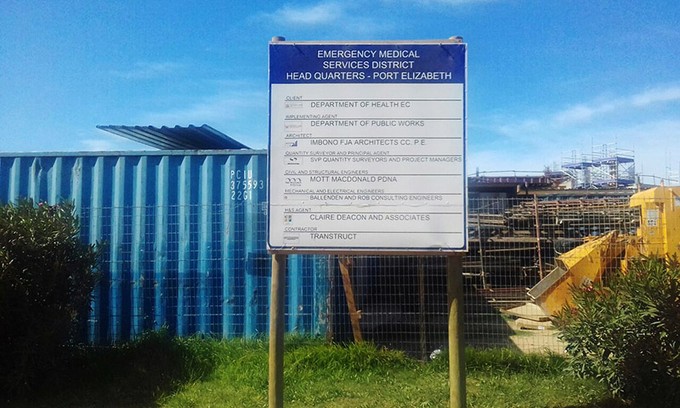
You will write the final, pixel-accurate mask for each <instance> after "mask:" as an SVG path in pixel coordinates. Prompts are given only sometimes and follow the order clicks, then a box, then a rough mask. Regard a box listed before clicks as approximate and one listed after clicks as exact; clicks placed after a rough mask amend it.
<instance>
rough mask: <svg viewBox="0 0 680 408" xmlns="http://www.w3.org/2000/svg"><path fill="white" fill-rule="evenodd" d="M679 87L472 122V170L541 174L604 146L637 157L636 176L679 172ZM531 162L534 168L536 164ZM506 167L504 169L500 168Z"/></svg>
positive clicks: (470, 150) (603, 98) (595, 151)
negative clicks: (535, 113)
mask: <svg viewBox="0 0 680 408" xmlns="http://www.w3.org/2000/svg"><path fill="white" fill-rule="evenodd" d="M679 102H680V86H678V85H667V86H657V87H654V88H650V89H647V90H643V91H640V92H636V93H631V94H629V95H621V96H618V97H613V98H612V97H607V98H605V97H599V98H596V99H594V100H591V101H588V102H582V103H576V104H573V105H571V106H569V107H567V108H565V109H562V110H558V111H554V112H544V113H543V114H537V115H535V116H532V117H528V118H527V117H518V115H517V112H514V113H513V115H503V116H495V117H492V118H487V119H483V118H482V119H480V120H476V121H474V122H472V123H470V132H469V133H470V134H471V135H479V136H477V137H476V138H475V136H471V138H470V140H469V145H470V148H469V152H470V160H471V162H469V163H470V166H471V167H468V169H469V170H470V171H474V170H475V168H476V167H479V168H480V170H482V171H489V170H507V169H506V168H505V167H508V166H510V167H509V168H511V169H517V170H531V169H533V170H536V171H540V170H542V169H543V167H544V166H545V165H550V166H553V165H554V164H561V163H562V161H563V158H565V157H567V156H570V155H571V153H572V152H574V153H576V155H577V156H580V155H582V154H585V155H591V154H593V153H598V152H599V149H600V147H601V146H603V145H610V146H611V148H614V147H615V148H617V149H630V150H633V151H634V153H635V162H636V167H637V169H636V171H637V172H638V173H640V172H644V173H645V174H655V175H658V176H666V173H667V169H668V168H671V169H673V171H675V172H676V173H678V172H680V143H677V141H678V140H680V117H678V115H677V112H678V110H677V109H675V107H676V106H677V104H678V103H679ZM671 108H672V109H671ZM532 164H533V165H532ZM502 167H503V168H502Z"/></svg>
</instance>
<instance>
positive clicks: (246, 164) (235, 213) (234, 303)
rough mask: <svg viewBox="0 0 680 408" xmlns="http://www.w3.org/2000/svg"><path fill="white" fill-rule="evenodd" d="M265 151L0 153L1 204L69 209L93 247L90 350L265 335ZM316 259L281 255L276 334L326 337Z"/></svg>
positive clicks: (323, 288) (324, 288)
mask: <svg viewBox="0 0 680 408" xmlns="http://www.w3.org/2000/svg"><path fill="white" fill-rule="evenodd" d="M266 184H267V156H266V151H252V150H250V151H243V150H238V151H237V150H233V151H232V150H209V151H158V152H124V153H121V152H110V153H40V154H36V153H31V154H11V155H10V154H2V155H0V203H7V202H14V201H16V200H17V199H19V198H31V199H33V200H34V201H36V202H38V201H42V202H47V203H49V204H56V203H58V202H60V201H62V200H70V201H72V202H73V203H74V204H75V206H76V211H77V215H78V216H79V218H80V222H81V230H82V236H83V239H84V241H86V242H88V243H95V242H99V243H101V244H102V251H103V262H102V265H101V280H100V282H99V284H98V285H97V287H96V289H95V291H94V298H93V302H92V310H91V312H90V314H89V317H88V319H87V320H86V321H84V322H83V324H82V336H83V339H86V340H87V341H89V342H90V343H93V344H107V343H111V342H115V341H120V340H127V339H130V338H133V337H135V336H136V335H138V334H140V333H141V332H143V331H145V330H157V329H159V328H161V327H167V328H168V329H169V330H170V332H171V333H173V334H177V335H180V336H185V335H191V334H194V333H203V334H211V335H217V336H223V337H235V336H244V337H254V336H258V335H262V334H265V335H266V334H267V333H268V325H269V318H268V316H269V285H270V270H271V257H270V256H269V254H268V253H267V250H266V226H267V214H266V212H267V202H266V200H267V197H266V194H267V191H268V189H267V185H266ZM329 262H330V260H329V257H327V256H311V255H304V256H303V255H294V256H289V257H288V273H287V293H286V325H287V327H286V330H287V331H296V332H301V333H306V334H313V335H325V334H326V331H327V330H328V315H329V310H328V309H329V300H328V299H329V293H330V288H329V271H330V270H331V266H330V264H329Z"/></svg>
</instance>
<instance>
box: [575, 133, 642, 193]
mask: <svg viewBox="0 0 680 408" xmlns="http://www.w3.org/2000/svg"><path fill="white" fill-rule="evenodd" d="M562 172H563V173H564V174H565V175H566V176H567V177H568V178H569V180H570V182H571V188H581V189H602V188H607V189H612V188H613V189H617V188H629V187H631V186H633V185H635V152H634V151H633V150H628V149H620V148H618V147H617V146H616V144H611V143H610V144H604V145H601V146H597V147H593V150H592V152H591V153H590V154H589V155H588V154H580V155H577V154H576V151H572V155H571V157H569V158H567V159H564V160H563V164H562Z"/></svg>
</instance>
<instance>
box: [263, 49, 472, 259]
mask: <svg viewBox="0 0 680 408" xmlns="http://www.w3.org/2000/svg"><path fill="white" fill-rule="evenodd" d="M327 61H334V62H333V63H328V62H327ZM390 61H392V62H393V63H390ZM411 61H412V62H411ZM359 62H361V63H359ZM366 64H368V65H366ZM374 64H375V65H374ZM381 72H382V73H385V72H396V75H392V76H390V75H380V73H381ZM447 74H448V75H447ZM305 83H307V84H318V83H329V84H337V83H354V84H356V83H367V84H371V83H459V84H462V85H463V98H464V100H463V163H464V165H463V195H464V199H463V205H464V207H463V212H464V215H463V225H464V227H463V231H462V233H463V237H464V239H463V245H462V246H461V247H455V248H453V247H449V248H443V247H430V248H424V247H423V248H420V247H419V248H404V247H373V248H370V247H362V248H356V247H352V246H347V247H332V248H331V247H307V246H305V247H295V248H293V247H287V246H272V245H271V244H270V242H269V238H270V221H271V219H270V216H269V215H268V216H267V246H268V248H269V250H271V251H273V252H298V253H305V252H308V253H320V252H325V253H340V252H342V253H350V252H356V253H369V252H384V253H386V254H389V252H395V253H403V252H414V253H446V252H464V251H467V248H468V241H469V237H468V219H467V218H468V217H467V216H468V202H467V200H468V191H467V187H468V180H467V165H466V164H467V44H465V43H448V42H432V43H429V42H428V43H372V44H368V43H367V44H357V43H349V44H348V43H295V42H285V41H284V42H272V43H269V115H268V116H269V124H268V126H269V140H268V149H267V176H268V183H267V201H268V202H271V182H270V181H271V159H272V155H271V141H272V134H271V120H272V118H271V115H272V112H271V105H272V100H271V98H272V84H305ZM270 210H271V209H270Z"/></svg>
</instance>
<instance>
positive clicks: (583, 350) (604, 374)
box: [557, 258, 680, 407]
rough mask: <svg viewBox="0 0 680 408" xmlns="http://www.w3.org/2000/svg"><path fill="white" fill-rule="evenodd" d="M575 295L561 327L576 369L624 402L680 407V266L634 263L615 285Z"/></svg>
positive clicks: (663, 261)
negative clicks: (598, 382)
mask: <svg viewBox="0 0 680 408" xmlns="http://www.w3.org/2000/svg"><path fill="white" fill-rule="evenodd" d="M572 291H573V296H574V297H573V306H568V307H565V308H564V309H563V310H562V311H561V312H560V313H559V315H558V318H557V323H558V326H559V327H560V329H561V337H562V338H563V339H564V340H565V341H566V342H567V344H568V345H567V352H568V353H569V354H570V356H571V359H570V365H571V367H572V368H573V369H574V371H575V372H576V373H577V374H579V375H582V376H592V377H595V378H597V379H598V380H599V381H601V382H603V383H605V384H606V385H607V386H608V387H609V389H610V391H611V392H612V393H613V394H614V395H615V396H617V397H622V398H625V399H630V400H636V401H640V402H642V401H647V402H650V401H653V402H654V406H659V407H660V406H673V407H676V406H680V264H678V262H677V261H676V260H669V259H663V258H640V259H634V260H632V261H631V262H630V264H629V267H628V270H627V271H626V273H623V274H621V273H619V274H616V276H612V277H611V278H610V279H609V280H608V284H607V286H604V285H603V284H594V285H592V286H588V287H582V288H572Z"/></svg>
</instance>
